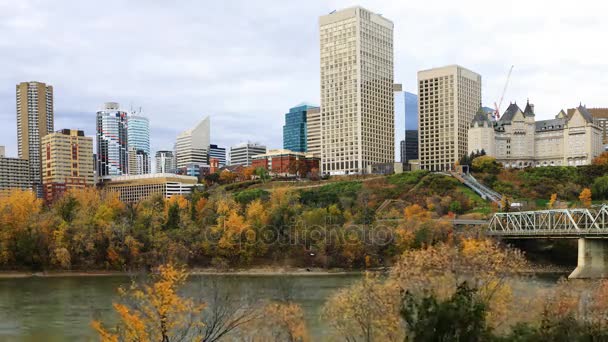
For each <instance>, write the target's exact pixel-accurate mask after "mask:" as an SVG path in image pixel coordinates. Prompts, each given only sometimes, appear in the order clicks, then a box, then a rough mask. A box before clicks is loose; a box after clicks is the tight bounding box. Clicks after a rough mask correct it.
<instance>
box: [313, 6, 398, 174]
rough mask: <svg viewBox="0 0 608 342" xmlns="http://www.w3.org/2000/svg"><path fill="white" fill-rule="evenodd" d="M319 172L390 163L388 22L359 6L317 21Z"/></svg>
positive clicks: (390, 53) (357, 170) (390, 43)
mask: <svg viewBox="0 0 608 342" xmlns="http://www.w3.org/2000/svg"><path fill="white" fill-rule="evenodd" d="M319 26H320V27H319V29H320V43H321V162H322V167H321V168H322V170H321V171H322V172H324V173H330V174H347V173H362V172H365V170H367V167H368V166H370V165H373V164H377V163H392V162H393V161H394V160H395V156H394V154H395V147H394V145H395V138H394V119H395V118H394V110H393V107H394V103H393V102H394V97H393V23H392V22H391V21H390V20H388V19H386V18H384V17H382V16H380V15H378V14H375V13H372V12H370V11H368V10H365V9H363V8H361V7H354V8H349V9H345V10H342V11H338V12H333V13H331V14H329V15H326V16H322V17H321V18H320V19H319Z"/></svg>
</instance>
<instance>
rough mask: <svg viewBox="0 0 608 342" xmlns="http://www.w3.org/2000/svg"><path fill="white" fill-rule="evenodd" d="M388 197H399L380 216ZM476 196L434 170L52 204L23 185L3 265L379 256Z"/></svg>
mask: <svg viewBox="0 0 608 342" xmlns="http://www.w3.org/2000/svg"><path fill="white" fill-rule="evenodd" d="M250 185H252V186H255V185H256V184H255V183H251V184H250ZM387 199H398V200H399V201H400V202H399V203H401V206H397V207H393V208H391V209H390V210H388V209H387V210H386V211H383V213H382V217H378V215H380V214H378V213H377V211H376V210H377V209H378V208H379V206H380V205H381V204H382V203H384V202H385V201H386V200H387ZM473 206H474V203H473V202H472V201H471V199H470V198H468V197H467V196H466V195H464V194H463V193H462V192H461V191H460V189H459V187H458V183H457V182H456V181H455V180H454V179H451V178H450V177H446V176H443V175H436V174H428V173H426V172H412V173H407V174H403V175H394V176H390V177H383V178H379V179H374V180H370V181H361V180H358V181H351V182H347V181H345V182H334V183H329V184H327V185H324V186H320V187H315V188H310V189H300V190H294V189H290V188H274V189H269V190H264V189H260V188H255V187H253V188H249V189H245V190H241V191H238V192H234V193H229V192H225V191H223V190H221V188H220V189H219V190H217V191H214V192H212V193H208V192H195V193H194V194H192V196H190V197H188V198H185V197H180V196H176V197H173V198H171V199H169V200H165V199H164V198H161V197H152V198H149V199H147V200H144V201H141V202H140V203H136V204H125V203H122V202H121V201H120V200H119V199H118V196H117V195H116V194H113V193H108V192H101V191H98V190H95V189H86V190H82V191H72V192H68V193H67V194H65V195H64V196H63V197H62V198H60V199H58V200H57V201H55V202H54V203H53V204H52V205H50V206H45V205H43V203H42V202H41V201H40V200H38V199H36V198H35V197H34V195H33V194H32V193H30V192H21V191H16V192H13V193H12V194H11V195H10V196H9V197H5V198H0V267H1V268H4V269H37V270H40V269H112V270H133V269H145V268H151V267H155V266H157V265H159V264H164V263H168V262H177V263H180V264H186V265H190V266H197V267H217V268H223V267H240V266H250V265H268V264H275V265H289V266H296V267H347V268H350V267H353V268H363V267H373V266H380V265H387V264H390V263H392V262H393V260H394V258H395V256H396V255H399V254H400V253H402V252H403V251H404V250H407V249H411V248H419V247H421V246H424V245H427V244H429V243H434V242H437V241H444V240H446V239H448V238H449V237H450V236H451V234H452V227H451V225H448V224H445V223H441V224H437V223H435V221H433V220H432V219H433V218H437V217H439V216H442V215H446V214H449V213H450V212H464V211H466V210H469V209H471V208H473ZM404 209H405V210H404ZM386 217H392V219H391V220H384V219H385V218H386Z"/></svg>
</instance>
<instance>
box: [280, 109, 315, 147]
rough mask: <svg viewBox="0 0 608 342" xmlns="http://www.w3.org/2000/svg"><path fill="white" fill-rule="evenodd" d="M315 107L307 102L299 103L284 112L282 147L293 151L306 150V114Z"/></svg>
mask: <svg viewBox="0 0 608 342" xmlns="http://www.w3.org/2000/svg"><path fill="white" fill-rule="evenodd" d="M314 108H317V107H315V106H311V105H307V104H304V103H302V104H299V105H297V106H296V107H293V108H290V109H289V113H287V114H285V125H284V126H283V148H284V149H286V150H290V151H294V152H306V151H307V146H306V126H307V125H306V114H307V112H308V111H309V110H311V109H314Z"/></svg>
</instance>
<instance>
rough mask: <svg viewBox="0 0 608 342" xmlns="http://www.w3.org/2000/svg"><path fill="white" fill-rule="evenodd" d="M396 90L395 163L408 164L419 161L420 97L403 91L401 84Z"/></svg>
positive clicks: (397, 85)
mask: <svg viewBox="0 0 608 342" xmlns="http://www.w3.org/2000/svg"><path fill="white" fill-rule="evenodd" d="M394 90H395V161H400V162H402V163H407V162H408V161H409V160H414V159H418V96H417V95H416V94H412V93H410V92H407V91H403V87H402V86H401V84H395V87H394ZM407 131H409V133H408V132H407ZM414 137H415V139H414ZM408 138H409V139H408ZM414 142H415V144H416V147H415V148H413V143H414ZM406 146H408V147H407V148H406Z"/></svg>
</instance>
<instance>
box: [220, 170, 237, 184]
mask: <svg viewBox="0 0 608 342" xmlns="http://www.w3.org/2000/svg"><path fill="white" fill-rule="evenodd" d="M236 177H237V174H236V173H234V172H230V171H228V170H224V171H222V172H220V182H222V183H232V182H234V180H235V179H236Z"/></svg>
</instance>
